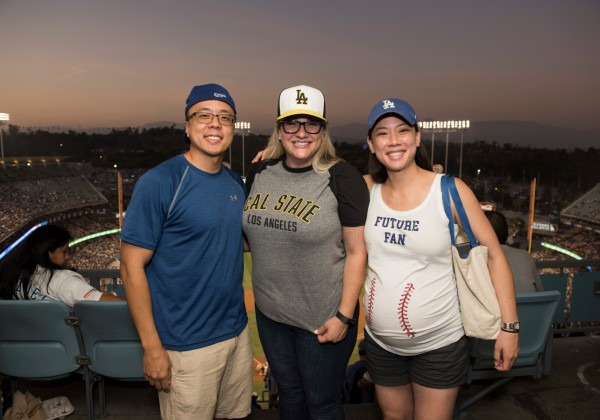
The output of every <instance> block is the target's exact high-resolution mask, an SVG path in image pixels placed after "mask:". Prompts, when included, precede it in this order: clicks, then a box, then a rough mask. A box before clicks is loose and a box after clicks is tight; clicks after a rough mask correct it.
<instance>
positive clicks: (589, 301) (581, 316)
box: [569, 272, 600, 322]
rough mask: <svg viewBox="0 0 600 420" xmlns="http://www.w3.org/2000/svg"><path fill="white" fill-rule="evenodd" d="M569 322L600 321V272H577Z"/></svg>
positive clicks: (574, 277)
mask: <svg viewBox="0 0 600 420" xmlns="http://www.w3.org/2000/svg"><path fill="white" fill-rule="evenodd" d="M569 322H600V280H599V279H598V273H590V272H584V273H576V274H574V276H573V294H572V295H571V312H570V315H569Z"/></svg>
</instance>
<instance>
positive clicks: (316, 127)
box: [279, 120, 323, 134]
mask: <svg viewBox="0 0 600 420" xmlns="http://www.w3.org/2000/svg"><path fill="white" fill-rule="evenodd" d="M279 125H280V126H281V128H283V131H284V132H285V133H287V134H296V133H297V132H298V131H300V127H304V131H306V132H307V133H308V134H319V133H320V132H321V129H322V128H323V122H321V121H314V120H310V121H304V122H300V121H296V120H287V121H280V122H279Z"/></svg>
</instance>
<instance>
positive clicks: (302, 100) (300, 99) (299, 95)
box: [296, 89, 308, 105]
mask: <svg viewBox="0 0 600 420" xmlns="http://www.w3.org/2000/svg"><path fill="white" fill-rule="evenodd" d="M296 103H297V104H298V105H306V104H307V103H308V98H307V97H306V95H305V94H304V92H302V90H301V89H297V90H296Z"/></svg>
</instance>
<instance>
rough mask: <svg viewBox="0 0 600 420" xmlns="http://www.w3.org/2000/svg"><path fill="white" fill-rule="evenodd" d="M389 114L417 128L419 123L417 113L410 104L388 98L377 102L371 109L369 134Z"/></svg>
mask: <svg viewBox="0 0 600 420" xmlns="http://www.w3.org/2000/svg"><path fill="white" fill-rule="evenodd" d="M388 114H395V115H397V116H399V117H400V118H402V119H403V120H404V121H406V122H407V123H408V124H409V125H411V126H415V125H417V123H418V122H419V120H418V119H417V113H416V112H415V110H414V109H413V107H412V106H410V104H409V103H408V102H406V101H403V100H402V99H398V98H388V99H384V100H382V101H379V102H377V103H376V104H375V106H374V107H373V108H372V109H371V113H370V114H369V123H368V127H369V128H368V129H369V132H370V131H371V130H372V129H373V127H374V126H375V124H376V123H377V121H378V120H379V119H380V118H381V117H383V116H384V115H388Z"/></svg>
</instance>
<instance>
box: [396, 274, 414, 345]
mask: <svg viewBox="0 0 600 420" xmlns="http://www.w3.org/2000/svg"><path fill="white" fill-rule="evenodd" d="M414 290H415V286H414V284H412V283H408V284H407V285H406V288H405V289H404V292H403V293H402V295H401V296H400V302H399V303H398V319H399V320H400V326H401V327H402V329H403V330H404V333H405V334H406V335H407V336H409V337H410V338H415V332H414V331H413V329H412V328H411V326H410V322H409V321H408V314H407V312H408V304H409V302H410V298H411V295H412V292H413V291H414Z"/></svg>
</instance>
